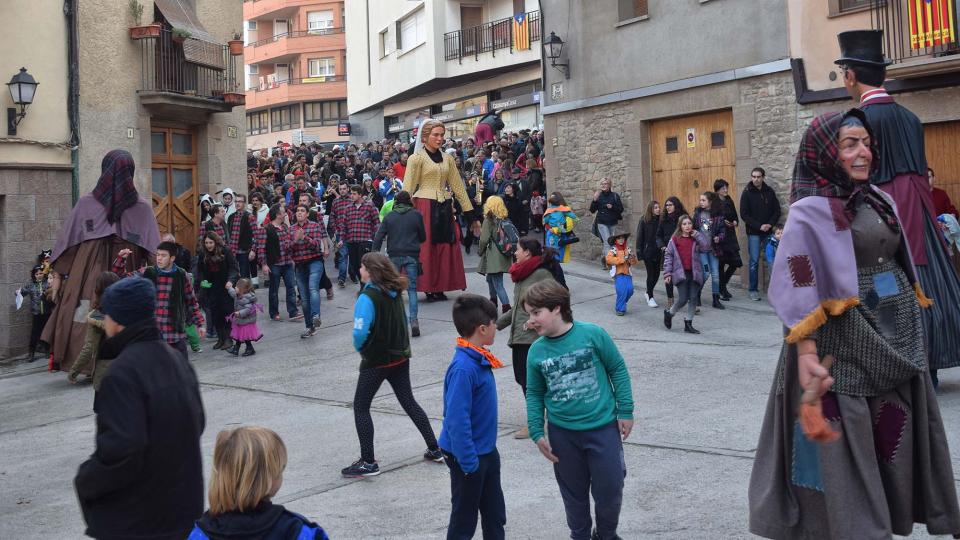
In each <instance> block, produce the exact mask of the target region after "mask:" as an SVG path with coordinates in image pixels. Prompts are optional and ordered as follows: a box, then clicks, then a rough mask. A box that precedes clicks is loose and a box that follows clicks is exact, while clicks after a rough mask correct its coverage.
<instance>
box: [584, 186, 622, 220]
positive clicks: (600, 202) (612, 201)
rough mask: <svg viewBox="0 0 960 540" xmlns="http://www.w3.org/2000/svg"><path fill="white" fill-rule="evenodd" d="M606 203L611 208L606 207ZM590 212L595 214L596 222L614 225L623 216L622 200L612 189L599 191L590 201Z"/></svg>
mask: <svg viewBox="0 0 960 540" xmlns="http://www.w3.org/2000/svg"><path fill="white" fill-rule="evenodd" d="M608 204H609V205H611V208H607V205H608ZM590 213H591V214H597V223H599V224H601V225H608V226H609V225H616V224H617V223H619V222H620V219H622V217H623V202H622V201H621V200H620V196H619V195H617V194H616V193H614V192H613V190H611V191H601V192H600V196H599V197H598V198H597V200H595V201H591V202H590Z"/></svg>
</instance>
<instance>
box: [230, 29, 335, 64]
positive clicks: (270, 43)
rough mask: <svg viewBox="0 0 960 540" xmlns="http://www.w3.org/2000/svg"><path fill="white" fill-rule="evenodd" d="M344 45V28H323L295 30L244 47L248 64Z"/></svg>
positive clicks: (277, 60)
mask: <svg viewBox="0 0 960 540" xmlns="http://www.w3.org/2000/svg"><path fill="white" fill-rule="evenodd" d="M344 47H346V40H345V39H344V34H343V28H322V29H314V30H293V31H290V32H285V33H283V34H277V35H275V36H271V37H268V38H265V39H260V40H257V41H254V42H252V43H250V44H248V45H247V46H246V47H244V49H243V53H244V57H245V61H246V62H247V63H248V64H260V63H264V62H273V63H276V62H283V61H285V60H287V61H289V60H292V59H293V58H296V57H297V56H298V55H301V54H304V53H309V52H316V51H332V50H338V49H343V48H344Z"/></svg>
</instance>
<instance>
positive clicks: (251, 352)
mask: <svg viewBox="0 0 960 540" xmlns="http://www.w3.org/2000/svg"><path fill="white" fill-rule="evenodd" d="M238 348H239V347H238ZM255 354H257V351H255V350H253V343H250V342H249V341H248V342H247V346H246V347H244V349H243V356H253V355H255Z"/></svg>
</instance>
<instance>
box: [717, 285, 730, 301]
mask: <svg viewBox="0 0 960 540" xmlns="http://www.w3.org/2000/svg"><path fill="white" fill-rule="evenodd" d="M732 298H733V296H732V295H731V294H730V291H729V290H727V286H726V285H723V286H721V287H720V299H721V300H723V301H724V302H726V301H728V300H730V299H732Z"/></svg>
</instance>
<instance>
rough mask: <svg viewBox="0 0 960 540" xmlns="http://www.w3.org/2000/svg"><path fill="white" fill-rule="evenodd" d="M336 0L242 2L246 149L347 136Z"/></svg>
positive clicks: (343, 46) (343, 47) (339, 5)
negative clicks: (279, 142)
mask: <svg viewBox="0 0 960 540" xmlns="http://www.w3.org/2000/svg"><path fill="white" fill-rule="evenodd" d="M345 15H346V13H345V9H344V2H343V1H339V2H323V1H318V0H245V1H244V3H243V19H244V40H245V44H246V46H245V47H244V62H245V64H246V65H245V76H246V97H247V99H246V102H247V128H246V132H247V147H248V148H250V149H260V148H269V147H272V146H275V145H276V143H277V141H282V142H284V143H287V144H300V143H301V142H307V143H310V142H320V143H330V144H333V143H337V142H343V141H347V140H349V124H348V123H347V121H348V114H347V84H346V61H347V50H346V41H345V38H344V17H345Z"/></svg>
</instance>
